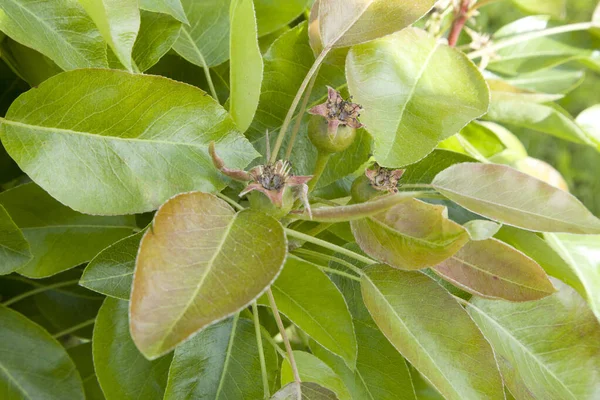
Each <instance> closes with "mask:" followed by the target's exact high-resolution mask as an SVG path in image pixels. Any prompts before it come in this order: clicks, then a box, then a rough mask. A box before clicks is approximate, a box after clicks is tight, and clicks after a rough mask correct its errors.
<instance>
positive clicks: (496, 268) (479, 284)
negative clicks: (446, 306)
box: [433, 239, 555, 301]
mask: <svg viewBox="0 0 600 400" xmlns="http://www.w3.org/2000/svg"><path fill="white" fill-rule="evenodd" d="M433 270H434V271H435V272H436V273H438V274H439V275H441V276H442V277H443V278H444V279H447V280H449V281H450V282H452V283H453V284H455V285H456V286H458V287H460V288H461V289H463V290H466V291H467V292H469V293H472V294H474V295H477V296H480V297H486V298H491V299H505V300H510V301H530V300H537V299H541V298H543V297H546V296H548V295H550V294H552V293H554V292H555V289H554V287H553V286H552V283H551V282H550V280H549V279H548V277H547V276H546V273H545V272H544V270H543V269H542V267H540V266H539V265H538V264H537V263H536V262H535V261H533V260H532V259H531V258H529V257H527V256H526V255H524V254H523V253H521V252H520V251H518V250H515V249H513V248H512V247H510V246H508V245H506V244H504V243H502V242H501V241H499V240H496V239H487V240H480V241H473V242H469V243H467V244H466V245H465V246H464V247H463V248H462V249H460V250H459V251H458V253H456V254H455V255H453V256H452V257H451V258H449V259H447V260H446V261H444V262H442V263H441V264H439V265H438V266H436V267H435V268H434V269H433Z"/></svg>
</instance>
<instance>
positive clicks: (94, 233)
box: [0, 183, 135, 278]
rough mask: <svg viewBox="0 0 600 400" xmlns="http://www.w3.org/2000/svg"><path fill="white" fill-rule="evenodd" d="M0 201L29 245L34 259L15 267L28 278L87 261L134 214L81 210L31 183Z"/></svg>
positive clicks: (127, 229)
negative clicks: (67, 204)
mask: <svg viewBox="0 0 600 400" xmlns="http://www.w3.org/2000/svg"><path fill="white" fill-rule="evenodd" d="M0 205H2V206H3V207H4V208H5V209H6V211H7V212H8V213H9V214H10V216H11V217H12V219H13V221H14V222H15V224H16V225H17V226H18V227H19V228H20V229H21V231H22V232H23V235H24V237H25V239H26V240H27V241H28V242H29V245H30V246H31V253H32V254H33V259H32V260H31V261H30V262H29V263H27V264H26V265H24V266H23V267H22V268H20V269H19V271H18V272H19V273H20V274H22V275H25V276H28V277H30V278H43V277H47V276H50V275H54V274H56V273H58V272H61V271H64V270H67V269H69V268H73V267H76V266H77V265H79V264H82V263H84V262H86V261H89V260H91V259H92V258H93V257H94V256H95V255H96V254H98V252H99V251H100V250H102V249H104V248H105V247H106V246H108V245H110V244H112V243H114V242H115V241H117V240H119V239H122V238H124V237H125V236H127V235H129V234H130V233H131V231H132V229H133V228H135V220H134V218H133V216H119V217H101V216H94V215H85V214H80V213H78V212H76V211H73V210H71V209H70V208H68V207H66V206H64V205H62V204H61V203H59V202H58V201H56V200H54V199H53V198H52V197H50V196H49V195H48V193H46V192H45V191H44V190H42V189H41V188H40V187H39V186H37V185H35V184H33V183H28V184H25V185H21V186H18V187H16V188H14V189H11V190H8V191H6V192H3V193H1V194H0Z"/></svg>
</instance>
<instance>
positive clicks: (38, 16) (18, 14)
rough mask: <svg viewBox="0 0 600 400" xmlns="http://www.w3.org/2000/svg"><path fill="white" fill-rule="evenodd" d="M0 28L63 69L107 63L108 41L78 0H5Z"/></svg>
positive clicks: (0, 12)
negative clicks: (105, 40)
mask: <svg viewBox="0 0 600 400" xmlns="http://www.w3.org/2000/svg"><path fill="white" fill-rule="evenodd" d="M0 31H2V32H4V33H6V35H8V36H10V37H11V38H12V39H14V40H16V41H17V42H19V43H21V44H22V45H25V46H27V47H31V48H32V49H34V50H37V51H39V52H40V53H42V54H43V55H45V56H46V57H49V58H51V59H52V60H53V61H54V62H55V63H56V64H58V66H59V67H61V68H62V69H64V70H69V69H75V68H87V67H99V68H103V67H104V68H106V67H107V62H106V43H105V42H104V40H102V36H101V35H100V32H98V29H96V26H95V25H94V23H93V22H92V20H91V19H90V18H89V17H88V15H87V14H86V12H85V10H84V9H83V7H81V6H80V5H79V3H78V2H76V1H73V0H55V1H30V0H2V1H1V2H0Z"/></svg>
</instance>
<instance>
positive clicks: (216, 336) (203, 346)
mask: <svg viewBox="0 0 600 400" xmlns="http://www.w3.org/2000/svg"><path fill="white" fill-rule="evenodd" d="M263 349H264V354H265V362H266V366H267V374H268V375H267V376H268V380H269V382H270V383H271V384H272V383H273V382H274V381H275V379H276V376H277V367H278V365H277V354H276V353H275V350H274V349H273V347H272V346H271V345H270V344H269V343H267V342H266V341H265V342H264V344H263ZM262 398H263V386H262V378H261V369H260V360H259V354H258V348H257V342H256V335H255V331H254V325H253V323H252V322H251V321H249V320H246V319H243V318H240V319H235V318H229V319H227V320H225V321H222V322H219V323H218V324H216V325H212V326H210V327H208V328H206V329H205V330H203V331H202V332H200V333H199V334H198V335H196V336H194V337H193V338H192V339H190V340H189V341H187V342H185V343H184V344H182V345H181V346H178V347H177V349H175V356H174V357H173V363H172V365H171V369H170V371H169V382H168V385H167V391H166V393H165V397H164V399H165V400H179V399H195V400H224V399H248V400H250V399H262Z"/></svg>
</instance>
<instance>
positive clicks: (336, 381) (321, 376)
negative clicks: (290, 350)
mask: <svg viewBox="0 0 600 400" xmlns="http://www.w3.org/2000/svg"><path fill="white" fill-rule="evenodd" d="M294 359H295V360H296V365H297V366H298V373H299V374H300V379H302V381H304V382H315V383H318V384H319V385H321V386H323V387H325V388H327V389H329V390H331V391H332V392H334V393H335V394H336V396H337V398H338V399H340V400H351V395H350V392H349V391H348V388H347V387H346V385H344V382H343V381H342V379H341V378H340V377H339V376H337V375H336V373H335V372H334V371H333V370H332V369H331V368H330V367H329V366H328V365H327V364H325V363H324V362H323V361H321V360H319V359H318V358H317V357H315V356H314V355H312V354H310V353H307V352H304V351H294ZM293 381H294V377H293V374H292V367H291V366H290V363H289V362H288V360H287V359H285V360H283V364H282V365H281V385H282V386H285V385H286V384H287V383H289V382H293Z"/></svg>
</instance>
